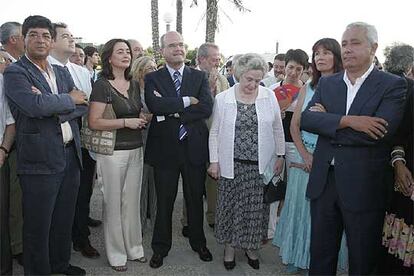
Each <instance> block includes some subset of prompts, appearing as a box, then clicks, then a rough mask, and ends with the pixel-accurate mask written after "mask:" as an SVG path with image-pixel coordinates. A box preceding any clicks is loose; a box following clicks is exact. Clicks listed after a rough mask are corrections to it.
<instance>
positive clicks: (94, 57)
mask: <svg viewBox="0 0 414 276" xmlns="http://www.w3.org/2000/svg"><path fill="white" fill-rule="evenodd" d="M89 59H90V61H91V62H92V64H93V65H94V66H96V65H98V64H99V60H100V59H101V58H100V57H99V53H98V52H95V53H93V55H92V56H91V57H89Z"/></svg>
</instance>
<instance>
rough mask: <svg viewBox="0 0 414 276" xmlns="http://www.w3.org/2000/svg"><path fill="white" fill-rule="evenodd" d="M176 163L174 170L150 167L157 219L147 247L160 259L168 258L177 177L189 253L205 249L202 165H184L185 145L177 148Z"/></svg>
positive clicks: (204, 173)
mask: <svg viewBox="0 0 414 276" xmlns="http://www.w3.org/2000/svg"><path fill="white" fill-rule="evenodd" d="M179 160H180V162H179V164H174V165H176V166H175V167H171V168H160V167H157V166H155V167H154V178H155V191H156V194H157V215H156V219H155V226H154V233H153V236H152V243H151V246H152V250H153V251H154V253H156V254H160V255H161V256H164V257H165V256H167V255H168V251H169V250H170V249H171V239H172V233H171V227H172V213H173V209H174V202H175V198H176V197H177V189H178V179H179V176H180V174H181V176H182V178H183V191H184V199H185V203H186V207H187V219H188V230H189V241H190V246H191V248H192V249H193V250H198V249H200V248H201V247H204V246H206V238H205V235H204V229H203V219H204V212H203V193H204V181H205V176H206V166H205V165H204V164H203V165H201V166H194V165H192V164H190V163H189V162H188V160H187V159H186V143H185V142H183V144H180V156H179Z"/></svg>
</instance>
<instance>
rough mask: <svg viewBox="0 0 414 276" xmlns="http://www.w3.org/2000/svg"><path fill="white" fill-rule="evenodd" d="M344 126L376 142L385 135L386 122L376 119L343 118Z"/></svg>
mask: <svg viewBox="0 0 414 276" xmlns="http://www.w3.org/2000/svg"><path fill="white" fill-rule="evenodd" d="M343 119H345V121H346V125H347V126H348V127H350V128H352V129H353V130H356V131H360V132H364V133H366V134H368V135H369V136H370V137H371V138H373V139H375V140H378V139H379V138H382V137H384V135H385V134H386V133H387V129H386V127H387V126H388V123H387V121H385V120H384V119H382V118H378V117H369V116H345V117H343Z"/></svg>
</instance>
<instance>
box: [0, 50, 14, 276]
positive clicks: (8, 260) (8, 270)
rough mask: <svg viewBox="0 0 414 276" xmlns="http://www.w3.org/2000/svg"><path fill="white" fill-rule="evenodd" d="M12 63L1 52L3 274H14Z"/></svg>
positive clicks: (0, 150) (0, 137)
mask: <svg viewBox="0 0 414 276" xmlns="http://www.w3.org/2000/svg"><path fill="white" fill-rule="evenodd" d="M10 63H11V60H10V59H9V58H8V55H6V53H5V52H3V51H1V52H0V204H1V205H0V216H1V220H0V223H1V231H0V234H1V241H0V245H1V248H0V252H1V260H0V265H1V275H12V268H13V264H12V250H11V247H10V231H9V201H10V197H9V195H10V178H9V173H10V170H9V169H10V168H9V166H8V163H7V162H6V159H7V157H8V155H9V152H10V149H11V146H12V145H13V142H14V136H15V132H16V128H15V123H14V119H13V116H12V114H11V112H10V109H9V105H8V104H7V99H6V97H5V95H4V89H3V72H4V69H5V68H6V66H8V65H9V64H10Z"/></svg>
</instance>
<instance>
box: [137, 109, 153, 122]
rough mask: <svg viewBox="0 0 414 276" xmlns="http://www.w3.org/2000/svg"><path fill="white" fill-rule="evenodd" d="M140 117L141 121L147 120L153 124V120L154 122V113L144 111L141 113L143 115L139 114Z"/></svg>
mask: <svg viewBox="0 0 414 276" xmlns="http://www.w3.org/2000/svg"><path fill="white" fill-rule="evenodd" d="M139 117H140V118H141V119H144V120H146V121H147V122H151V120H152V113H146V112H144V111H141V113H140V114H139Z"/></svg>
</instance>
